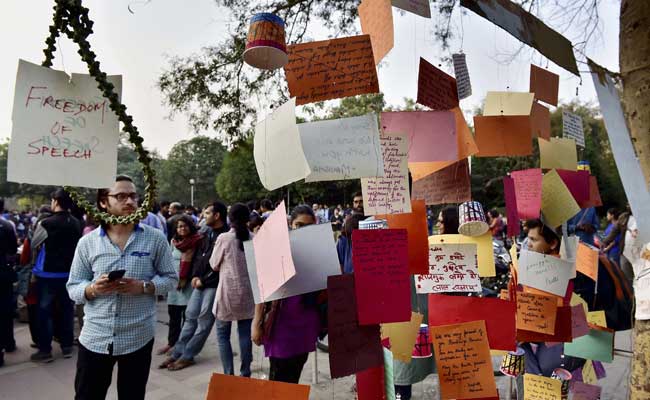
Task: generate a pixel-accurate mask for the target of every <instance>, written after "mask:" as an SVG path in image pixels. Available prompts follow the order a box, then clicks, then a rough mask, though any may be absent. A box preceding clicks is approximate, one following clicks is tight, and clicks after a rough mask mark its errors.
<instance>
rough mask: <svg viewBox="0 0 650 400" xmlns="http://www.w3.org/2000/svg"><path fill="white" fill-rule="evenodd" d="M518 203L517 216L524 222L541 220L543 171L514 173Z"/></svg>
mask: <svg viewBox="0 0 650 400" xmlns="http://www.w3.org/2000/svg"><path fill="white" fill-rule="evenodd" d="M510 176H512V180H513V182H514V189H515V197H516V199H517V200H516V201H517V215H518V216H519V218H521V219H523V220H527V219H536V218H539V213H540V210H541V208H542V170H541V169H538V168H532V169H526V170H521V171H512V172H511V173H510Z"/></svg>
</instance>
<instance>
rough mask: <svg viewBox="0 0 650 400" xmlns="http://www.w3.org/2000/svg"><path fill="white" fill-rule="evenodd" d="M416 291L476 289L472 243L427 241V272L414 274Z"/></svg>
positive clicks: (476, 273) (479, 282)
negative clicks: (434, 242) (433, 242)
mask: <svg viewBox="0 0 650 400" xmlns="http://www.w3.org/2000/svg"><path fill="white" fill-rule="evenodd" d="M415 290H416V291H417V292H418V293H445V292H480V291H481V281H480V279H479V276H478V260H477V248H476V245H475V244H430V245H429V274H428V275H415Z"/></svg>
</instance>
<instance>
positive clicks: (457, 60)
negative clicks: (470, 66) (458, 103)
mask: <svg viewBox="0 0 650 400" xmlns="http://www.w3.org/2000/svg"><path fill="white" fill-rule="evenodd" d="M451 58H452V59H453V60H454V75H455V76H456V87H457V89H458V99H459V100H462V99H465V98H468V97H469V96H471V95H472V83H471V82H470V80H469V71H468V70H467V62H466V61H465V54H464V53H459V54H452V55H451Z"/></svg>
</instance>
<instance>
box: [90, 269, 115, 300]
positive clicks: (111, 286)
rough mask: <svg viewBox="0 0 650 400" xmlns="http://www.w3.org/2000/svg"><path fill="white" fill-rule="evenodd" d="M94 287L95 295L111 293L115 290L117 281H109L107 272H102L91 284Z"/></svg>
mask: <svg viewBox="0 0 650 400" xmlns="http://www.w3.org/2000/svg"><path fill="white" fill-rule="evenodd" d="M92 286H93V289H94V294H95V295H97V296H102V295H107V294H113V293H115V292H116V289H117V286H118V282H116V281H112V282H111V281H109V280H108V274H102V275H101V276H100V277H99V279H97V280H96V281H95V283H93V284H92Z"/></svg>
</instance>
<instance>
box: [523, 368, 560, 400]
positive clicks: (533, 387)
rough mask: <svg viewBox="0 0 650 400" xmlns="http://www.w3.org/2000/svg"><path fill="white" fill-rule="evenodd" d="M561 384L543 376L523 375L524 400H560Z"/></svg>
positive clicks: (556, 380)
mask: <svg viewBox="0 0 650 400" xmlns="http://www.w3.org/2000/svg"><path fill="white" fill-rule="evenodd" d="M561 398H562V382H561V381H560V380H558V379H551V378H547V377H545V376H540V375H534V374H524V400H560V399H561Z"/></svg>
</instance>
